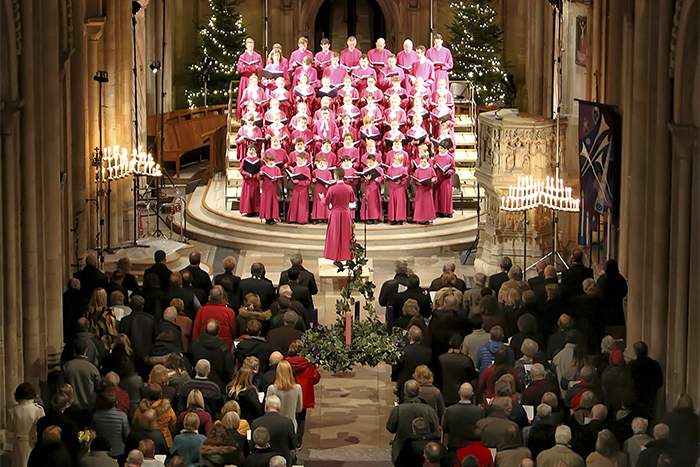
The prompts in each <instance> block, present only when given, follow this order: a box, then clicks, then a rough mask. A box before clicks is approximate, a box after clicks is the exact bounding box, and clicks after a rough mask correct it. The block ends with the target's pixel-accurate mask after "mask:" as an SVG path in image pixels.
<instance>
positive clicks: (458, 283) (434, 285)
mask: <svg viewBox="0 0 700 467" xmlns="http://www.w3.org/2000/svg"><path fill="white" fill-rule="evenodd" d="M456 270H457V266H455V263H453V262H452V261H448V262H446V263H445V264H444V265H443V266H442V272H443V273H446V272H451V273H452V274H455V271H456ZM441 288H442V276H439V277H436V278H435V279H433V281H432V282H431V283H430V290H440V289H441ZM454 288H456V289H457V290H459V291H460V292H462V293H464V292H465V291H466V290H467V284H466V282H464V281H463V280H462V279H460V278H459V277H455V285H454Z"/></svg>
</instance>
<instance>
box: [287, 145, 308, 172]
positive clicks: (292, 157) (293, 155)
mask: <svg viewBox="0 0 700 467" xmlns="http://www.w3.org/2000/svg"><path fill="white" fill-rule="evenodd" d="M299 154H304V157H305V159H306V163H307V165H308V163H309V161H310V160H311V156H310V155H309V153H308V152H306V151H297V150H296V149H292V152H290V153H289V156H288V157H287V167H290V168H291V167H296V166H297V156H298V155H299Z"/></svg>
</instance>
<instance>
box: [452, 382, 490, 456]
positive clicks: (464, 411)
mask: <svg viewBox="0 0 700 467" xmlns="http://www.w3.org/2000/svg"><path fill="white" fill-rule="evenodd" d="M473 396H474V391H473V389H472V385H471V384H469V383H464V384H462V386H461V387H460V388H459V402H458V403H456V404H454V405H451V406H449V407H447V409H446V410H445V416H444V417H443V419H442V431H443V433H444V436H445V440H446V441H445V444H446V445H447V449H448V453H449V458H451V459H454V458H455V456H456V454H457V450H458V449H460V448H461V447H462V446H464V445H466V444H467V443H469V442H471V441H476V440H478V439H479V435H477V433H476V423H477V422H478V421H479V420H481V419H482V418H484V411H483V410H482V409H481V407H479V406H477V405H476V404H474V403H473V402H472V397H473Z"/></svg>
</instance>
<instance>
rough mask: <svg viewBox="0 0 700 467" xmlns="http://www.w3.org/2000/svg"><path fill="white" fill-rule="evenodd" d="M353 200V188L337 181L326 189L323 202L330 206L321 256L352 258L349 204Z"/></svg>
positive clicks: (332, 258)
mask: <svg viewBox="0 0 700 467" xmlns="http://www.w3.org/2000/svg"><path fill="white" fill-rule="evenodd" d="M354 201H355V190H353V188H352V187H351V186H349V185H346V184H345V183H342V182H339V183H336V184H335V185H333V186H332V187H330V188H329V189H328V192H327V193H326V196H325V197H324V198H323V204H325V205H326V206H330V211H331V212H330V216H329V217H328V228H327V229H326V244H325V247H324V249H323V257H324V258H326V259H329V260H331V261H348V260H349V259H352V252H351V251H350V245H351V244H352V238H353V232H352V218H353V216H352V212H351V211H350V208H349V204H350V203H352V202H354Z"/></svg>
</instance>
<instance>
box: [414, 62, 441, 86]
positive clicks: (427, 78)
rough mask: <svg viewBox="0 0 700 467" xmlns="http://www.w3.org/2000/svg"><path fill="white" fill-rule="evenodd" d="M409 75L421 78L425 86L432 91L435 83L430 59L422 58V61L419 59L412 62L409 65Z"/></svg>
mask: <svg viewBox="0 0 700 467" xmlns="http://www.w3.org/2000/svg"><path fill="white" fill-rule="evenodd" d="M411 75H412V76H413V77H414V78H418V77H421V78H423V82H424V83H425V87H426V88H428V89H429V90H431V92H432V87H433V84H434V83H435V69H434V68H433V64H432V62H430V60H424V61H423V63H421V62H420V61H416V62H413V65H411Z"/></svg>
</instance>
